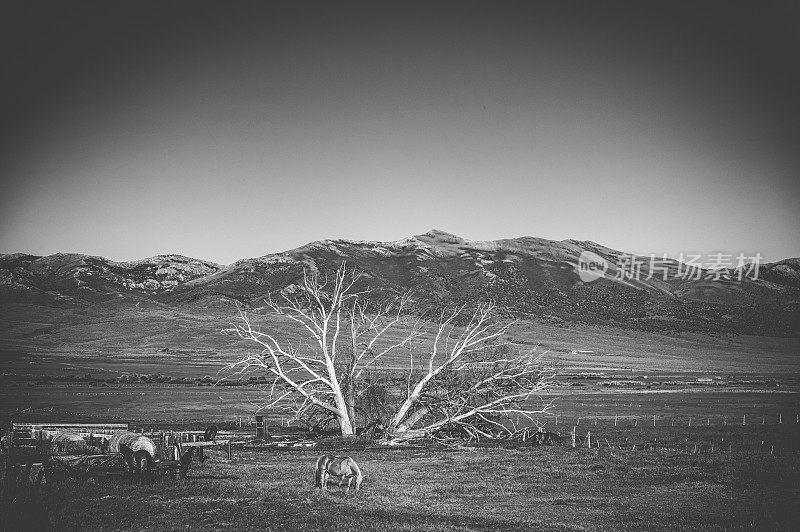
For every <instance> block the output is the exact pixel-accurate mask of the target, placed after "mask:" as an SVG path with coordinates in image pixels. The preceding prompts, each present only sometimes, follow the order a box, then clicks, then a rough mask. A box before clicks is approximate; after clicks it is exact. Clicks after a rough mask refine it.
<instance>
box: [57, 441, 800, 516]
mask: <svg viewBox="0 0 800 532" xmlns="http://www.w3.org/2000/svg"><path fill="white" fill-rule="evenodd" d="M353 455H354V457H355V458H356V460H357V461H358V462H359V463H360V465H361V466H362V469H363V470H364V472H365V474H366V478H365V481H364V487H363V490H362V491H361V492H360V493H358V494H353V495H345V494H344V493H342V492H339V491H337V490H336V489H333V490H331V491H329V492H322V491H320V490H318V489H315V488H314V487H313V486H312V471H313V464H314V460H315V458H316V455H315V453H312V452H287V451H283V452H269V453H265V452H259V453H257V452H240V453H236V454H235V455H234V458H233V460H231V461H228V460H227V459H225V458H224V457H222V456H221V455H218V456H216V455H215V456H213V457H212V458H211V459H210V460H208V461H207V462H205V463H203V464H199V465H197V466H196V467H194V468H193V469H192V471H191V475H190V477H189V478H188V479H186V480H169V479H164V480H158V481H156V482H155V483H154V484H152V485H150V486H144V487H141V486H135V485H132V484H128V483H126V482H125V481H120V480H112V479H106V480H101V481H99V482H97V483H93V482H90V483H87V484H83V485H81V484H76V483H72V482H68V483H67V484H63V485H49V486H46V487H45V488H44V489H43V501H44V502H43V504H44V507H45V508H46V510H47V512H48V514H49V516H50V521H51V524H52V525H53V527H54V528H55V529H58V530H76V529H81V530H183V529H190V528H191V529H195V530H196V529H210V530H217V529H231V530H256V529H258V530H274V531H277V530H292V531H295V530H297V531H303V530H334V531H347V530H375V531H395V530H407V531H464V530H508V531H517V530H520V531H521V530H723V529H732V530H734V529H736V530H738V529H757V530H771V529H778V530H792V529H795V528H794V525H796V524H797V523H800V508H798V505H797V501H798V500H800V488H798V481H800V468H799V466H800V459H799V458H798V456H797V455H789V456H781V457H778V456H749V455H741V456H735V457H733V459H732V458H731V457H729V456H727V455H724V454H713V455H712V454H709V455H685V454H675V453H672V454H667V453H661V452H642V451H636V452H630V451H623V452H620V451H615V452H614V454H613V455H612V454H611V452H609V451H607V450H591V451H589V450H585V449H577V450H572V449H568V448H558V447H555V448H533V449H526V450H522V451H509V450H493V451H482V452H475V451H472V452H464V451H461V452H455V451H444V450H442V451H432V452H424V453H423V452H412V451H390V450H386V451H361V452H357V453H353Z"/></svg>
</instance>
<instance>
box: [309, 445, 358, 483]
mask: <svg viewBox="0 0 800 532" xmlns="http://www.w3.org/2000/svg"><path fill="white" fill-rule="evenodd" d="M330 477H339V487H340V488H341V487H343V486H344V485H345V484H344V482H345V479H346V480H347V489H348V490H350V488H351V487H352V485H353V479H355V481H356V485H355V490H356V491H358V490H360V489H361V481H362V480H364V475H362V474H361V469H360V468H359V467H358V464H356V461H355V460H353V459H352V458H350V457H349V456H333V455H331V454H324V455H322V456H320V457H319V459H318V460H317V470H316V474H315V476H314V485H315V486H317V487H319V488H322V489H323V490H325V489H326V484H327V483H328V479H329V478H330Z"/></svg>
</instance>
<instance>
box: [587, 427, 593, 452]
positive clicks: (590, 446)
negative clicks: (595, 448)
mask: <svg viewBox="0 0 800 532" xmlns="http://www.w3.org/2000/svg"><path fill="white" fill-rule="evenodd" d="M586 446H587V447H588V448H589V449H591V448H592V433H591V432H590V431H587V432H586Z"/></svg>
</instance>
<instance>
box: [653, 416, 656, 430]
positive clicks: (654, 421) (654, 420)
mask: <svg viewBox="0 0 800 532" xmlns="http://www.w3.org/2000/svg"><path fill="white" fill-rule="evenodd" d="M653 426H654V427H655V426H656V415H655V414H653Z"/></svg>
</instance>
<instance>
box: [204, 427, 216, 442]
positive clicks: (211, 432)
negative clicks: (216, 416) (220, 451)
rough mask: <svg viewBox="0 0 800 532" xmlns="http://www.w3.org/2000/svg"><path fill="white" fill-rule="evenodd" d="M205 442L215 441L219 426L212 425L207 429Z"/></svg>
mask: <svg viewBox="0 0 800 532" xmlns="http://www.w3.org/2000/svg"><path fill="white" fill-rule="evenodd" d="M204 436H205V440H204V441H214V438H216V437H217V426H216V425H211V426H210V427H208V428H207V429H206V433H205V434H204Z"/></svg>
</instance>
